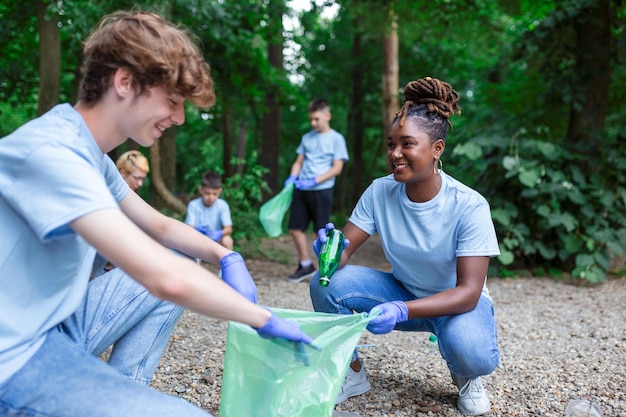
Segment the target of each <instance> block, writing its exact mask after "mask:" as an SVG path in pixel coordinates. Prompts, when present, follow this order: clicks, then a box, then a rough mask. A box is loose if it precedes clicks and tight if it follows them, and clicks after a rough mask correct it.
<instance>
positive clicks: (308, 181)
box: [294, 178, 317, 190]
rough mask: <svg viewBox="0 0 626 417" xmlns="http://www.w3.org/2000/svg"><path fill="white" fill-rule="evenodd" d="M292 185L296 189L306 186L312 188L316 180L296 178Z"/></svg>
mask: <svg viewBox="0 0 626 417" xmlns="http://www.w3.org/2000/svg"><path fill="white" fill-rule="evenodd" d="M294 185H295V186H296V188H297V189H298V190H306V189H307V188H313V187H315V186H316V185H317V180H316V179H315V178H306V179H302V180H296V181H295V182H294Z"/></svg>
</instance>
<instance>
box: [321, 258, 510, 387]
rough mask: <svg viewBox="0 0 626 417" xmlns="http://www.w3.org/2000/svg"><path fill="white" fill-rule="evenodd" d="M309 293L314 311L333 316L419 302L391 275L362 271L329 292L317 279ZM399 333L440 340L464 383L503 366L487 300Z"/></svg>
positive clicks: (346, 273) (347, 272)
mask: <svg viewBox="0 0 626 417" xmlns="http://www.w3.org/2000/svg"><path fill="white" fill-rule="evenodd" d="M310 292H311V300H312V302H313V308H314V309H315V311H320V312H325V313H334V314H353V312H357V313H361V312H369V311H370V310H371V309H372V308H373V307H374V306H376V305H378V304H381V303H385V302H388V301H397V300H401V301H411V300H415V299H416V297H415V296H414V295H413V294H412V293H411V292H410V291H409V290H407V289H406V287H405V286H404V285H403V284H402V283H401V282H400V281H398V280H396V279H395V278H394V276H393V275H392V274H391V273H389V272H382V271H378V270H375V269H372V268H368V267H364V266H357V265H346V266H345V267H343V268H341V269H338V270H337V271H336V272H335V273H334V274H333V276H332V278H331V280H330V284H329V285H328V286H327V287H322V286H321V285H319V273H318V274H316V275H315V276H314V277H313V278H312V279H311V285H310ZM395 330H401V331H409V332H430V333H433V334H435V335H436V336H437V342H438V345H439V351H440V352H441V356H442V357H443V358H444V360H445V361H446V363H447V365H448V368H449V369H450V371H451V372H452V373H454V374H456V375H459V376H462V377H464V378H476V377H478V376H481V375H487V374H490V373H491V372H493V370H494V369H495V368H496V367H497V366H498V363H499V360H500V355H499V352H498V341H497V334H496V322H495V318H494V312H493V304H492V302H491V300H490V299H489V297H487V296H485V295H484V294H483V295H481V297H480V300H479V301H478V305H477V306H476V308H474V309H473V310H472V311H469V312H467V313H463V314H457V315H452V316H443V317H432V318H424V319H412V320H408V321H405V322H402V323H398V324H397V325H396V327H395ZM354 359H356V357H355V358H354Z"/></svg>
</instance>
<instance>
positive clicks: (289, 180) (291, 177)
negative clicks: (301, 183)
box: [283, 174, 298, 187]
mask: <svg viewBox="0 0 626 417" xmlns="http://www.w3.org/2000/svg"><path fill="white" fill-rule="evenodd" d="M296 178H298V176H297V175H293V174H290V175H289V177H288V178H287V179H286V180H285V183H284V184H283V186H284V187H286V186H288V185H289V184H293V183H294V182H295V181H296Z"/></svg>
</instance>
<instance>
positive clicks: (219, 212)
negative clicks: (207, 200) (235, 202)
mask: <svg viewBox="0 0 626 417" xmlns="http://www.w3.org/2000/svg"><path fill="white" fill-rule="evenodd" d="M185 223H187V224H189V225H191V226H193V227H198V226H206V227H207V229H209V230H222V229H223V228H224V227H226V226H232V225H233V219H232V218H231V215H230V207H229V206H228V203H227V202H226V200H223V199H221V198H218V199H217V200H215V203H213V205H211V207H207V206H205V205H204V203H202V198H201V197H198V198H196V199H193V200H191V201H190V202H189V204H188V205H187V217H186V218H185Z"/></svg>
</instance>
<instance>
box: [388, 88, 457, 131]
mask: <svg viewBox="0 0 626 417" xmlns="http://www.w3.org/2000/svg"><path fill="white" fill-rule="evenodd" d="M459 98H460V97H459V93H457V92H456V91H455V90H454V89H453V88H452V86H451V85H450V84H449V83H447V82H445V81H441V80H438V79H436V78H431V77H424V78H421V79H419V80H416V81H411V82H409V83H408V84H407V85H406V87H405V88H404V102H403V103H402V107H401V108H400V110H399V111H398V112H397V113H396V115H395V117H394V119H393V123H396V122H398V121H399V123H400V126H403V125H404V123H405V121H406V119H407V118H409V119H411V120H413V121H414V122H415V123H416V124H417V125H418V126H419V127H420V128H421V129H422V130H423V131H424V132H425V133H426V134H428V135H429V136H430V138H431V140H432V141H433V142H434V141H436V140H438V139H441V140H443V141H444V142H445V140H446V138H447V134H448V127H450V129H451V130H452V123H451V122H450V117H451V116H452V115H454V114H461V108H460V107H459V104H458V103H459Z"/></svg>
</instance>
